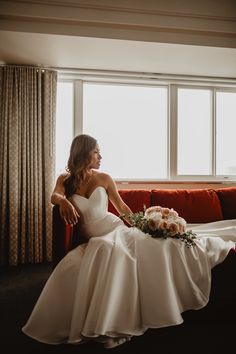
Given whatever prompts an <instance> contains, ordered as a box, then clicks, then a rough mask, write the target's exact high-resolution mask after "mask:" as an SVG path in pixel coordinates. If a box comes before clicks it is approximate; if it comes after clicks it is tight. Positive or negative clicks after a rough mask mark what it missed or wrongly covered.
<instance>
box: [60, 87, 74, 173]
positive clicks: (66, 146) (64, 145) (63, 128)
mask: <svg viewBox="0 0 236 354" xmlns="http://www.w3.org/2000/svg"><path fill="white" fill-rule="evenodd" d="M72 138H73V83H72V82H59V83H58V85H57V113H56V175H58V174H60V173H62V172H64V171H65V168H66V165H67V160H68V156H69V150H70V144H71V141H72Z"/></svg>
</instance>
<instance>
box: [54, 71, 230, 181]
mask: <svg viewBox="0 0 236 354" xmlns="http://www.w3.org/2000/svg"><path fill="white" fill-rule="evenodd" d="M58 81H59V82H68V81H69V82H72V83H73V87H74V100H73V101H74V107H73V112H74V122H73V126H74V136H76V135H78V134H81V133H82V132H83V83H99V84H102V83H103V84H112V85H114V84H118V85H119V84H122V85H124V84H125V85H132V86H134V85H137V86H155V87H166V88H167V129H168V133H167V178H166V179H155V180H153V179H149V178H146V179H142V180H140V179H134V180H133V179H132V180H127V179H122V178H119V179H115V181H116V182H122V183H126V182H127V183H159V182H167V183H168V182H183V183H186V182H206V183H209V182H220V183H221V182H226V181H227V182H229V183H230V182H235V181H236V175H217V176H216V140H215V136H216V92H218V91H219V92H233V93H236V80H234V79H225V78H205V77H192V76H184V75H183V76H178V75H157V74H145V73H123V72H109V71H93V70H85V71H83V70H62V71H61V72H60V71H59V73H58ZM178 88H185V89H207V90H210V91H211V101H212V102H211V106H212V109H211V110H212V175H177V147H178V140H177V138H178V137H177V134H178V130H177V127H178V125H177V124H178V117H177V112H178V110H177V104H178V102H177V92H178Z"/></svg>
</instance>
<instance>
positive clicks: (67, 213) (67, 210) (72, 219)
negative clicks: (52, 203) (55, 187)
mask: <svg viewBox="0 0 236 354" xmlns="http://www.w3.org/2000/svg"><path fill="white" fill-rule="evenodd" d="M58 204H59V211H60V215H61V217H62V219H63V220H64V221H65V223H66V224H71V225H75V224H77V222H78V221H79V218H80V216H79V214H78V212H77V210H76V209H75V207H74V206H73V204H71V202H70V201H69V200H68V199H66V198H63V199H61V200H60V203H58Z"/></svg>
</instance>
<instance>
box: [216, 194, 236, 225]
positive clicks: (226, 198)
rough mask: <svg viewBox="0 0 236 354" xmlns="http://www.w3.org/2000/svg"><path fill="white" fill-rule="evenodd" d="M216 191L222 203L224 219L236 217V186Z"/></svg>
mask: <svg viewBox="0 0 236 354" xmlns="http://www.w3.org/2000/svg"><path fill="white" fill-rule="evenodd" d="M216 193H217V195H218V197H219V200H220V203H221V209H222V213H223V217H224V219H236V188H234V187H229V188H219V189H216Z"/></svg>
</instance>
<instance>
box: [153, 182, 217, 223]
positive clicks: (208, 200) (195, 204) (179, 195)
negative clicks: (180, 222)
mask: <svg viewBox="0 0 236 354" xmlns="http://www.w3.org/2000/svg"><path fill="white" fill-rule="evenodd" d="M151 199H152V200H151V203H152V205H160V206H164V207H168V208H173V209H175V210H176V211H177V212H178V213H179V215H180V216H181V217H183V218H184V219H185V220H186V221H187V222H188V223H206V222H212V221H218V220H222V219H223V214H222V210H221V206H220V201H219V199H218V196H217V194H216V192H215V191H214V190H213V189H156V190H153V191H152V198H151Z"/></svg>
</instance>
